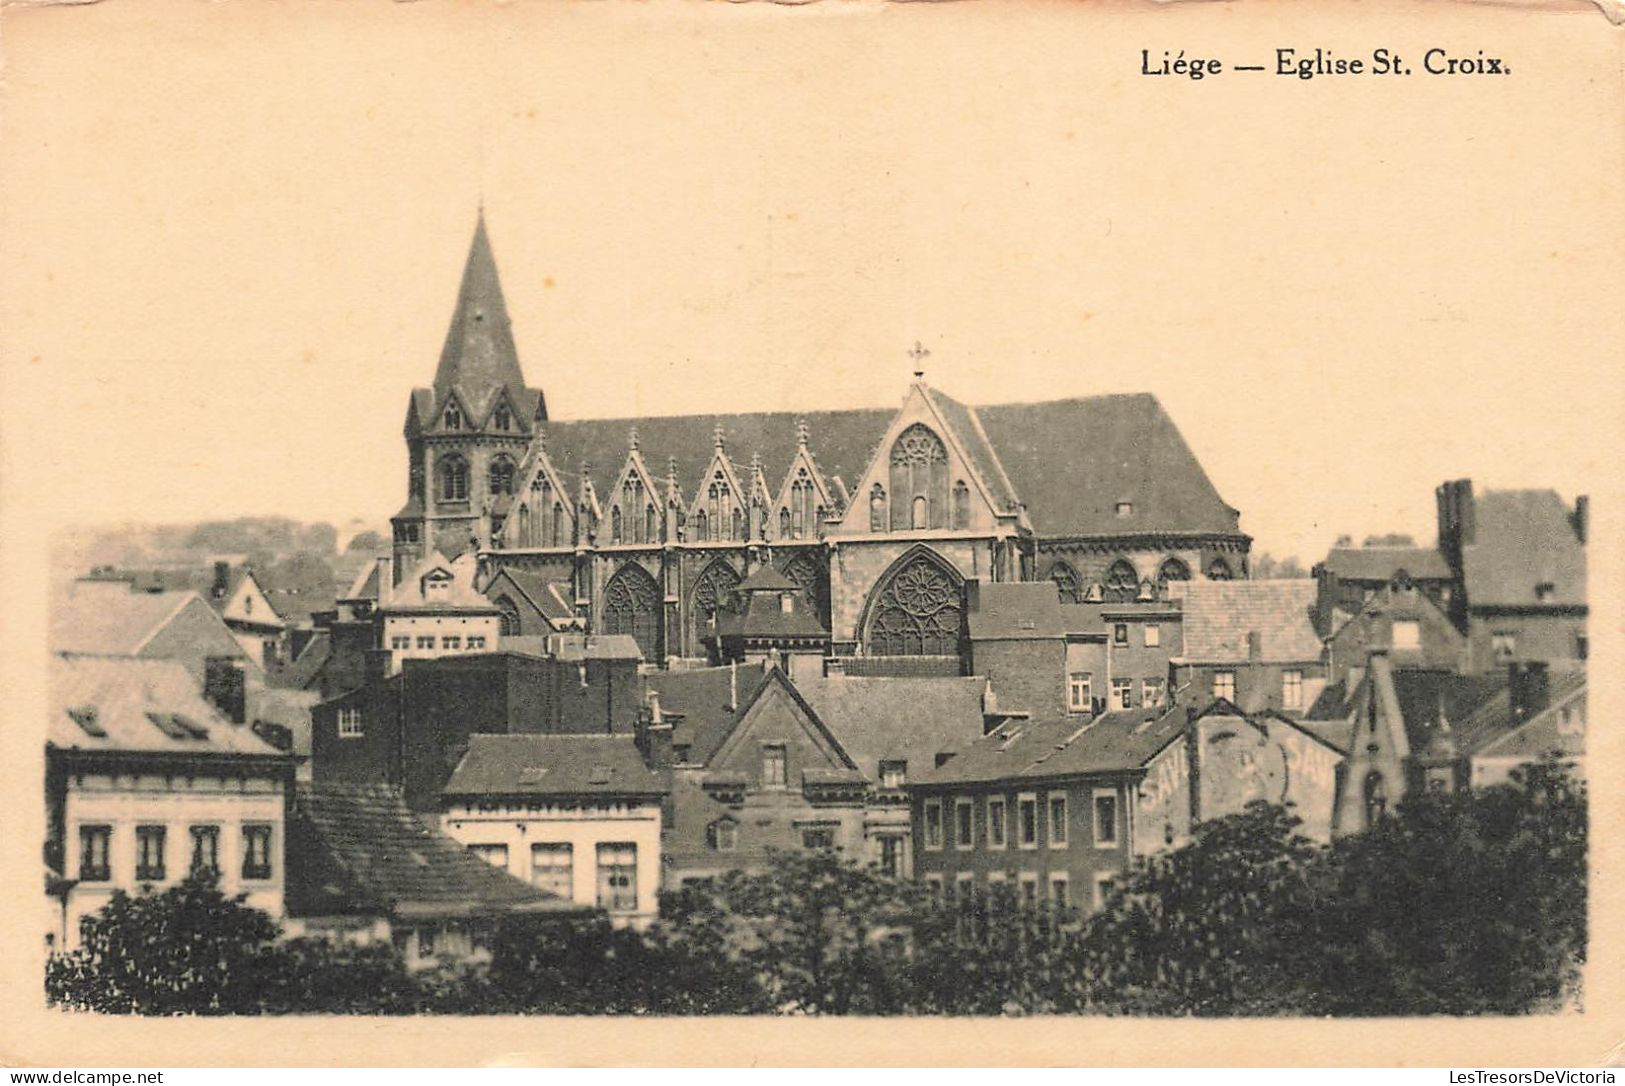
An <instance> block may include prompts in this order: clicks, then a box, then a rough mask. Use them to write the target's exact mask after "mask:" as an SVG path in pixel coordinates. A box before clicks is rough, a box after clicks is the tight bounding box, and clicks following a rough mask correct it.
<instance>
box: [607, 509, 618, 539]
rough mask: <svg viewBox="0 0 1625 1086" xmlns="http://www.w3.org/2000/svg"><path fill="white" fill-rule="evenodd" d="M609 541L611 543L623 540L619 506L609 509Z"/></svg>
mask: <svg viewBox="0 0 1625 1086" xmlns="http://www.w3.org/2000/svg"><path fill="white" fill-rule="evenodd" d="M609 541H610V542H611V543H619V542H620V541H621V510H620V508H619V507H618V506H617V507H616V508H614V509H611V510H610V511H609Z"/></svg>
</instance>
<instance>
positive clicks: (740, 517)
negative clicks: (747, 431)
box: [688, 423, 747, 543]
mask: <svg viewBox="0 0 1625 1086" xmlns="http://www.w3.org/2000/svg"><path fill="white" fill-rule="evenodd" d="M744 503H745V494H744V492H743V490H742V488H741V487H740V485H739V475H738V474H737V473H736V472H735V471H734V467H733V462H732V461H731V460H729V459H728V447H727V441H726V439H725V436H724V433H723V429H722V425H721V424H720V423H718V424H717V426H716V428H715V430H714V431H713V432H712V452H711V461H710V463H709V464H707V465H706V468H705V474H703V475H701V476H700V481H699V483H698V484H697V485H696V486H695V493H694V501H693V504H692V505H690V507H689V514H688V523H689V526H690V529H691V530H690V531H689V533H688V539H689V541H690V542H696V543H703V542H708V541H709V542H721V541H737V542H743V541H744V539H745V538H746V534H747V533H746V523H745V504H744Z"/></svg>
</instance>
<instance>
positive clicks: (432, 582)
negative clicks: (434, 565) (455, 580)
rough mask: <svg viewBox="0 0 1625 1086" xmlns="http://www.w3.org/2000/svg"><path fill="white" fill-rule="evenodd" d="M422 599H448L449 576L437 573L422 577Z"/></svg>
mask: <svg viewBox="0 0 1625 1086" xmlns="http://www.w3.org/2000/svg"><path fill="white" fill-rule="evenodd" d="M423 598H424V599H425V600H430V601H433V600H445V599H450V598H451V575H450V574H449V573H444V572H439V571H437V572H435V573H431V574H429V575H428V576H427V577H424V578H423Z"/></svg>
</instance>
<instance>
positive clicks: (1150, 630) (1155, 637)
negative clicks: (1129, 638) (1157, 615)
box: [1145, 622, 1162, 649]
mask: <svg viewBox="0 0 1625 1086" xmlns="http://www.w3.org/2000/svg"><path fill="white" fill-rule="evenodd" d="M1161 644H1162V627H1161V626H1158V625H1157V624H1156V623H1155V622H1148V623H1146V624H1145V647H1146V648H1148V649H1154V648H1157V647H1159V646H1161Z"/></svg>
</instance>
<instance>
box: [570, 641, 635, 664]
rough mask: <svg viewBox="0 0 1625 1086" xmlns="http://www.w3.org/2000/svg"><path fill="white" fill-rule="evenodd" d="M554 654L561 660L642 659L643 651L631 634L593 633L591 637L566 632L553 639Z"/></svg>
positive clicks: (571, 661) (572, 661)
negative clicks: (571, 634)
mask: <svg viewBox="0 0 1625 1086" xmlns="http://www.w3.org/2000/svg"><path fill="white" fill-rule="evenodd" d="M552 644H553V650H554V652H553V654H554V655H555V656H556V657H557V658H558V659H560V660H564V661H568V662H570V663H574V662H576V661H578V660H641V659H643V652H642V650H640V649H639V648H638V642H637V638H635V637H633V636H632V635H631V634H593V635H592V636H591V637H585V636H574V637H572V636H570V635H569V634H564V635H560V636H555V637H554V638H553V639H552Z"/></svg>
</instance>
